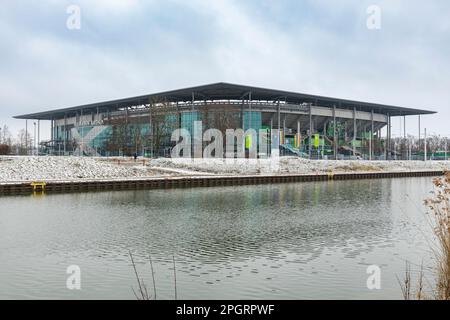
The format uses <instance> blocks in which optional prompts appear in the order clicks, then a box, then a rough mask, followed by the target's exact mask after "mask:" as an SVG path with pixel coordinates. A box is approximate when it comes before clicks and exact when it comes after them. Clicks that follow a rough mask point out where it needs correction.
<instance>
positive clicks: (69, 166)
mask: <svg viewBox="0 0 450 320" xmlns="http://www.w3.org/2000/svg"><path fill="white" fill-rule="evenodd" d="M155 174H158V173H156V172H154V171H152V170H151V169H150V168H149V167H147V166H143V165H142V164H141V165H140V166H139V165H135V166H123V165H118V164H117V163H115V162H111V161H102V160H99V159H95V158H87V157H84V158H79V157H0V182H11V181H36V180H83V179H117V178H139V177H147V176H154V175H155Z"/></svg>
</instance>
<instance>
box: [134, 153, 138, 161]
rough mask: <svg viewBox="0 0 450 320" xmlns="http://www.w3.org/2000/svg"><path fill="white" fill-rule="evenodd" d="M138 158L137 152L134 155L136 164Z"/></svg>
mask: <svg viewBox="0 0 450 320" xmlns="http://www.w3.org/2000/svg"><path fill="white" fill-rule="evenodd" d="M137 158H138V155H137V152H135V153H134V162H136V160H137Z"/></svg>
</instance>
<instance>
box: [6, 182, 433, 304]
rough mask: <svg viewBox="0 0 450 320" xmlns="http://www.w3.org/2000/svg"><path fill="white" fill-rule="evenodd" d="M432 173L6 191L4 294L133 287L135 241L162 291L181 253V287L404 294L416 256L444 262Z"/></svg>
mask: <svg viewBox="0 0 450 320" xmlns="http://www.w3.org/2000/svg"><path fill="white" fill-rule="evenodd" d="M431 179H432V178H430V177H426V178H402V179H379V180H358V181H329V182H310V183H292V184H274V185H258V186H241V187H213V188H195V189H172V190H150V191H142V190H140V191H116V192H99V193H77V194H54V195H37V196H36V195H35V196H18V197H1V198H0V299H34V298H37V299H51V298H55V299H134V294H133V290H132V288H135V289H136V287H137V283H136V279H135V275H134V271H133V267H132V265H131V262H130V257H129V251H131V252H132V253H133V255H134V258H135V260H136V264H137V269H138V271H139V274H140V275H141V276H142V277H143V278H144V280H145V282H146V283H147V286H148V287H149V291H153V290H152V288H153V285H152V281H151V279H152V278H151V271H150V263H149V256H151V257H152V261H153V265H154V270H155V279H156V289H157V298H158V299H172V298H173V297H174V272H173V262H172V257H174V258H175V261H176V276H177V291H178V298H180V299H401V298H402V295H401V289H400V285H399V283H398V280H397V277H399V278H402V277H403V275H404V271H405V261H406V260H408V261H410V262H411V263H412V269H413V270H417V269H418V268H419V267H418V265H420V264H421V263H422V261H424V263H425V267H428V266H432V265H433V260H432V254H431V252H430V243H429V241H431V239H432V231H431V229H430V226H429V223H428V220H427V216H426V214H425V210H426V208H425V207H424V206H423V204H422V202H423V200H424V199H425V198H426V197H428V196H429V192H430V191H431V190H432V184H431ZM71 265H76V266H79V268H80V271H81V278H80V279H81V290H69V289H67V287H66V280H67V278H68V276H69V275H68V274H67V273H66V271H67V267H68V266H71ZM370 265H377V266H379V267H380V268H381V288H380V289H379V290H369V289H368V288H367V285H366V281H367V278H368V277H369V275H368V274H367V273H366V270H367V267H368V266H370ZM426 276H427V279H428V281H430V282H432V281H433V275H432V273H431V272H430V271H428V269H426Z"/></svg>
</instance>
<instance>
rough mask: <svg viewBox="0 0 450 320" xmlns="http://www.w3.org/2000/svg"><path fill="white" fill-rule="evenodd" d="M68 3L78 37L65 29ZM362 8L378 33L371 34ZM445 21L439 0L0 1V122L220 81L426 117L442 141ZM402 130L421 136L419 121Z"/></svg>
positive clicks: (448, 95) (446, 106)
mask: <svg viewBox="0 0 450 320" xmlns="http://www.w3.org/2000/svg"><path fill="white" fill-rule="evenodd" d="M70 5H77V6H79V8H80V10H81V16H80V17H81V28H80V29H79V30H78V29H75V30H70V29H68V28H67V19H68V18H69V16H70V14H68V13H67V8H68V7H69V6H70ZM370 5H377V6H378V7H379V8H380V9H381V29H378V30H370V29H369V28H368V27H367V19H368V17H369V15H368V13H367V8H368V7H369V6H370ZM449 15H450V2H449V1H447V0H436V1H419V0H385V1H377V0H371V1H361V0H340V1H339V2H337V1H334V0H304V1H300V0H285V1H283V0H246V1H237V0H236V1H235V0H223V1H222V0H208V1H207V0H189V1H186V0H148V1H138V0H98V1H93V0H79V1H76V0H72V1H63V0H47V1H42V0H40V1H37V0H36V1H32V0H28V1H25V0H16V1H3V2H2V4H1V10H0V125H2V124H5V123H6V124H8V125H9V126H10V127H11V128H12V129H13V130H14V131H17V130H18V129H20V128H21V127H24V125H25V124H24V121H18V120H12V119H11V117H12V116H13V115H17V114H23V113H31V112H37V111H42V110H47V109H54V108H60V107H68V106H73V105H78V104H84V103H91V102H96V101H100V100H109V99H114V98H121V97H127V96H134V95H139V94H145V93H152V92H158V91H162V90H169V89H176V88H179V87H187V86H194V85H200V84H206V83H211V82H221V81H225V82H232V83H239V84H247V85H255V86H261V87H270V88H275V89H284V90H291V91H298V92H304V93H312V94H320V95H326V96H335V97H340V98H349V99H355V100H364V101H370V102H379V103H386V104H394V105H400V106H406V107H416V108H426V109H432V110H435V111H438V112H439V114H438V115H435V116H427V117H425V118H424V119H423V124H424V126H426V127H427V128H428V131H429V132H430V133H433V132H435V133H437V134H447V135H449V136H450V127H449V122H450V121H449V120H450V59H449V57H450V19H449ZM400 122H401V121H400V119H394V121H393V124H394V129H393V134H394V135H395V134H397V135H398V134H399V133H400V132H401V131H400V130H401V128H400ZM44 129H45V127H44ZM407 130H408V132H411V133H413V134H417V117H411V118H408V119H407ZM42 135H43V136H44V137H45V136H46V135H47V136H48V134H47V132H45V133H43V134H42Z"/></svg>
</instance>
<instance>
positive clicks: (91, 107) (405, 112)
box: [14, 82, 436, 120]
mask: <svg viewBox="0 0 450 320" xmlns="http://www.w3.org/2000/svg"><path fill="white" fill-rule="evenodd" d="M249 92H251V98H252V100H262V101H278V100H281V101H286V102H288V103H298V104H301V103H312V104H313V105H317V106H324V107H333V106H336V107H337V108H341V109H352V110H353V109H354V108H356V109H357V110H360V111H367V112H371V111H372V110H373V111H374V112H375V113H381V114H389V115H391V116H411V115H425V114H434V113H436V112H435V111H430V110H420V109H412V108H404V107H398V106H392V105H385V104H378V103H370V102H363V101H354V100H346V99H338V98H331V97H324V96H317V95H311V94H304V93H297V92H288V91H282V90H273V89H265V88H258V87H251V86H244V85H237V84H230V83H224V82H220V83H214V84H208V85H203V86H198V87H191V88H185V89H179V90H172V91H166V92H160V93H153V94H148V95H143V96H137V97H131V98H125V99H118V100H111V101H104V102H98V103H92V104H86V105H80V106H74V107H70V108H63V109H55V110H51V111H44V112H38V113H31V114H25V115H19V116H15V117H14V118H16V119H32V120H52V119H57V118H62V117H64V115H68V116H69V115H73V114H75V113H76V112H80V111H81V110H82V111H83V112H86V113H88V112H97V110H99V111H100V112H103V111H106V110H110V111H115V110H118V109H122V108H129V107H134V106H140V105H145V104H148V103H150V101H160V102H161V101H167V102H190V101H192V98H193V96H194V99H195V100H196V101H199V100H241V99H245V100H247V99H248V98H249Z"/></svg>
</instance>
